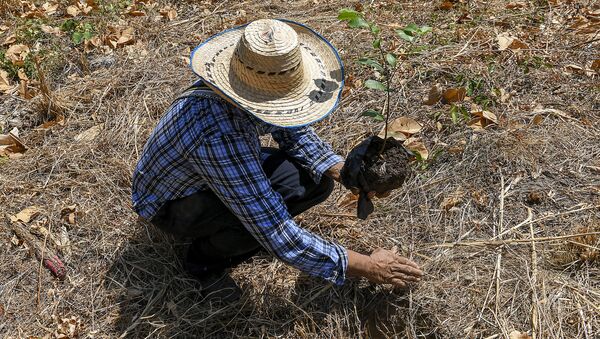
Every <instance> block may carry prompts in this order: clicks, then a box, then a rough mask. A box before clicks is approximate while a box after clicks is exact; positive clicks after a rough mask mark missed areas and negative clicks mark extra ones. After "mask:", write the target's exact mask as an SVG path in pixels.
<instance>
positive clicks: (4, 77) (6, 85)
mask: <svg viewBox="0 0 600 339" xmlns="http://www.w3.org/2000/svg"><path fill="white" fill-rule="evenodd" d="M12 88H13V86H12V85H11V84H10V80H9V79H8V72H7V71H5V70H3V69H0V92H4V93H8V92H9V91H10V90H11V89H12Z"/></svg>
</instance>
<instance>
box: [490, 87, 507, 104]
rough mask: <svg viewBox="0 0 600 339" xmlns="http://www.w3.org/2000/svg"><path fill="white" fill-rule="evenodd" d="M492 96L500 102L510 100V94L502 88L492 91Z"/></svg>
mask: <svg viewBox="0 0 600 339" xmlns="http://www.w3.org/2000/svg"><path fill="white" fill-rule="evenodd" d="M491 94H492V96H494V97H496V98H497V99H498V100H499V101H500V102H501V103H503V104H505V103H507V102H508V101H509V100H510V97H511V94H510V93H509V92H507V91H506V90H504V89H503V88H496V89H495V90H493V91H492V93H491Z"/></svg>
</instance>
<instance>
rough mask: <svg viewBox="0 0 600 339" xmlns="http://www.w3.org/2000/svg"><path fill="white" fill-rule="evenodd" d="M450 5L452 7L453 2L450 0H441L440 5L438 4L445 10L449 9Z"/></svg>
mask: <svg viewBox="0 0 600 339" xmlns="http://www.w3.org/2000/svg"><path fill="white" fill-rule="evenodd" d="M452 7H454V4H453V3H452V2H450V1H443V2H442V3H441V4H440V5H439V7H438V8H439V9H442V10H445V11H449V10H451V9H452Z"/></svg>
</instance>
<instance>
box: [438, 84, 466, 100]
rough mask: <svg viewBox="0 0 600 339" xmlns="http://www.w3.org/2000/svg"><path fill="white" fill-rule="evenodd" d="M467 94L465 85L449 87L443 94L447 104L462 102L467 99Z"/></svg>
mask: <svg viewBox="0 0 600 339" xmlns="http://www.w3.org/2000/svg"><path fill="white" fill-rule="evenodd" d="M466 95H467V90H466V89H465V88H464V87H459V88H448V89H447V90H445V91H444V94H442V98H443V100H442V102H443V103H445V104H447V103H452V102H460V101H463V100H464V99H465V96H466Z"/></svg>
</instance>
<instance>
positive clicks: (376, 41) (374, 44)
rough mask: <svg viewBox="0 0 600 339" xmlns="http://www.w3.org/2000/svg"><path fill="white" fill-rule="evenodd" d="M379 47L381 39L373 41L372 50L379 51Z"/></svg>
mask: <svg viewBox="0 0 600 339" xmlns="http://www.w3.org/2000/svg"><path fill="white" fill-rule="evenodd" d="M379 47H381V39H375V40H373V48H375V49H379Z"/></svg>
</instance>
